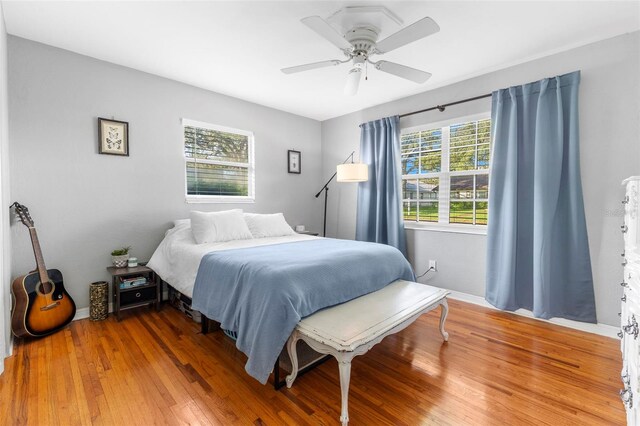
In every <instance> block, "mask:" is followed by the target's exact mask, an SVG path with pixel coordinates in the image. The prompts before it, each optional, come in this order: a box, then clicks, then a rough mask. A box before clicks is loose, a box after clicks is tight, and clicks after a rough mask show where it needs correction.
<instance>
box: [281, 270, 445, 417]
mask: <svg viewBox="0 0 640 426" xmlns="http://www.w3.org/2000/svg"><path fill="white" fill-rule="evenodd" d="M448 294H449V292H448V291H446V290H442V289H439V288H436V287H431V286H428V285H424V284H418V283H415V282H410V281H403V280H399V281H395V282H393V283H391V284H389V285H388V286H387V287H385V288H383V289H381V290H378V291H376V292H373V293H370V294H367V295H364V296H362V297H359V298H357V299H353V300H350V301H348V302H346V303H343V304H340V305H336V306H332V307H330V308H327V309H323V310H321V311H319V312H316V313H315V314H313V315H310V316H308V317H306V318H304V319H302V320H301V321H300V323H298V325H297V327H296V328H295V330H294V332H293V333H292V334H291V337H289V340H288V342H287V351H288V352H289V357H290V358H291V363H292V371H293V372H292V373H291V374H290V375H289V376H287V387H289V388H290V387H291V385H293V381H294V380H295V379H296V376H297V371H298V356H297V353H296V343H297V342H298V340H304V341H305V342H306V343H307V344H308V345H309V346H310V347H311V348H313V349H314V350H315V351H317V352H320V353H323V354H330V355H332V356H334V357H335V358H336V360H337V361H338V365H339V368H340V390H341V393H342V411H341V415H340V421H341V422H342V424H343V425H346V424H347V423H348V422H349V408H348V398H349V379H350V376H351V360H352V359H353V358H354V357H356V356H358V355H363V354H364V353H366V352H367V351H368V350H369V349H371V348H372V347H373V346H374V345H375V344H377V343H380V342H381V341H382V339H384V338H385V337H386V336H388V335H390V334H394V333H397V332H399V331H400V330H403V329H404V328H406V327H408V326H409V325H410V324H411V323H413V322H414V321H415V320H416V319H418V317H419V316H420V315H422V314H424V313H425V312H429V311H431V310H432V309H434V308H436V307H437V306H441V312H440V333H441V334H442V337H443V338H444V340H445V341H447V340H448V338H449V334H448V333H447V332H446V331H444V322H445V319H446V317H447V312H448V306H447V295H448Z"/></svg>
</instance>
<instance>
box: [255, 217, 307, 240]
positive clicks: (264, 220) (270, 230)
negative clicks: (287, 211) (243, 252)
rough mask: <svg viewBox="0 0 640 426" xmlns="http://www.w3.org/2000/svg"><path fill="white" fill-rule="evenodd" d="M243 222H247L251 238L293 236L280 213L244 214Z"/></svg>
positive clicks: (292, 231)
mask: <svg viewBox="0 0 640 426" xmlns="http://www.w3.org/2000/svg"><path fill="white" fill-rule="evenodd" d="M244 220H245V221H246V222H247V226H248V227H249V230H250V231H251V235H253V238H265V237H283V236H285V235H293V234H295V231H294V230H293V229H292V228H291V226H289V224H288V223H287V221H286V220H285V219H284V215H283V214H282V213H274V214H256V213H245V214H244Z"/></svg>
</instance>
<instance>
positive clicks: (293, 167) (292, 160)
mask: <svg viewBox="0 0 640 426" xmlns="http://www.w3.org/2000/svg"><path fill="white" fill-rule="evenodd" d="M287 158H288V160H289V173H297V174H300V172H301V171H302V164H301V161H302V154H300V151H292V150H289V151H287Z"/></svg>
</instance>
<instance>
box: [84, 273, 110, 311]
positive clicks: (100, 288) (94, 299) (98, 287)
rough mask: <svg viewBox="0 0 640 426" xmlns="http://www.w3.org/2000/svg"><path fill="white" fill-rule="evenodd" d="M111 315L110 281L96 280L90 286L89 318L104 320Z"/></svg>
mask: <svg viewBox="0 0 640 426" xmlns="http://www.w3.org/2000/svg"><path fill="white" fill-rule="evenodd" d="M107 316H109V283H107V282H106V281H96V282H95V283H91V285H90V286H89V319H90V320H91V321H102V320H104V319H107Z"/></svg>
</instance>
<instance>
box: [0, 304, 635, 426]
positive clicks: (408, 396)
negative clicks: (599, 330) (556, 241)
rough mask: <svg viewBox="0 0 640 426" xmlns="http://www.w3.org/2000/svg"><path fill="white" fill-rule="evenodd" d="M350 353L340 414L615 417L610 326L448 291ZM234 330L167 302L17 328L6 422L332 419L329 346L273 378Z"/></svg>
mask: <svg viewBox="0 0 640 426" xmlns="http://www.w3.org/2000/svg"><path fill="white" fill-rule="evenodd" d="M450 308H451V309H450V313H449V318H448V320H447V324H446V328H447V330H448V331H449V333H450V339H449V342H448V343H443V342H442V339H441V337H440V334H439V332H438V318H439V310H438V311H434V312H431V313H429V314H427V315H424V316H423V317H422V318H420V319H419V320H418V321H417V322H416V323H415V324H413V325H412V326H410V327H409V328H408V329H406V330H404V331H402V332H400V333H398V334H396V335H393V336H390V337H388V338H387V339H385V340H384V341H383V342H382V343H381V344H379V345H377V346H376V347H374V348H373V349H372V350H371V351H369V353H367V354H366V355H364V356H363V357H357V358H356V359H355V360H354V362H353V367H352V376H351V393H350V402H349V409H350V412H349V414H350V419H351V424H353V425H378V424H380V425H382V424H393V425H415V424H427V425H430V424H436V425H526V424H535V425H554V426H555V425H605V424H612V425H613V424H619V425H622V424H624V422H625V420H624V419H625V418H624V410H623V406H622V403H621V402H620V398H619V396H618V389H620V388H621V387H622V383H621V382H620V369H621V361H620V358H621V356H620V349H619V346H620V345H619V342H618V341H617V340H614V339H609V338H605V337H600V336H596V335H592V334H587V333H582V332H579V331H575V330H571V329H568V328H563V327H559V326H555V325H551V324H547V323H543V322H539V321H535V320H532V319H528V318H523V317H520V316H516V315H512V314H507V313H502V312H497V311H492V310H489V309H485V308H481V307H478V306H475V305H470V304H467V303H463V302H459V301H455V300H451V301H450ZM244 363H245V357H244V355H243V354H241V353H240V352H239V351H237V350H236V349H235V346H234V342H232V341H231V340H230V339H229V338H227V337H226V336H224V335H223V333H222V332H219V331H218V332H214V333H211V334H208V335H206V336H203V335H201V334H199V326H198V325H197V324H195V323H193V322H191V320H189V319H187V318H186V317H184V316H183V315H182V314H181V313H180V312H178V311H177V310H175V309H173V308H172V307H169V306H165V307H164V308H163V309H162V311H160V312H155V311H152V310H146V309H142V310H137V311H133V312H130V313H125V314H123V320H122V321H121V322H120V323H118V322H116V321H115V320H114V319H113V317H109V319H108V320H106V321H102V322H91V321H89V320H82V321H76V322H73V323H72V324H71V326H70V327H67V328H66V329H65V330H63V331H61V332H59V333H57V334H55V335H53V336H49V337H47V338H43V339H40V340H33V341H20V342H18V343H17V345H16V346H15V347H14V356H12V357H11V358H9V359H7V361H6V364H5V366H6V371H5V373H4V374H3V376H2V378H1V379H0V419H1V420H0V422H5V421H7V423H8V424H34V425H45V424H63V425H67V424H71V425H75V424H84V425H89V424H96V425H112V424H123V425H124V424H127V425H131V424H138V425H146V424H194V425H196V424H203V425H209V424H242V425H250V424H254V425H265V424H274V425H275V424H290V425H299V424H320V425H334V424H338V418H339V415H340V413H339V411H340V387H339V382H338V367H337V364H336V362H335V360H333V359H332V360H330V361H328V362H326V363H324V364H322V365H321V366H320V367H318V368H316V369H315V370H313V371H311V372H310V373H308V374H306V375H304V376H302V377H300V378H298V379H297V380H296V382H295V383H294V385H293V388H291V389H286V388H283V389H281V390H280V391H275V390H274V389H273V387H272V386H270V385H266V386H262V385H260V384H259V383H258V382H257V381H255V380H254V379H253V378H251V377H249V376H248V375H247V374H246V373H245V372H244Z"/></svg>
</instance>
